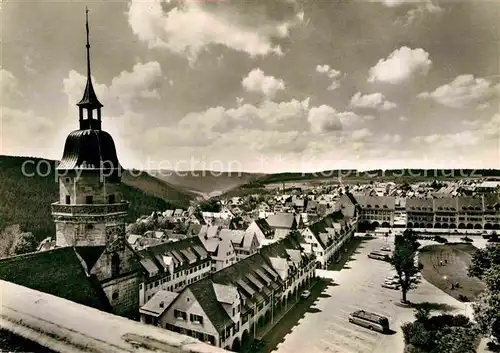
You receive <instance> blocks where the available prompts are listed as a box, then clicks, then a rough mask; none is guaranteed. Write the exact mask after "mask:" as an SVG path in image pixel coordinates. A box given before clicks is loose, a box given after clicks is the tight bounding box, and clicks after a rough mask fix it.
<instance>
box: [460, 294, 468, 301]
mask: <svg viewBox="0 0 500 353" xmlns="http://www.w3.org/2000/svg"><path fill="white" fill-rule="evenodd" d="M458 300H460V301H461V302H468V301H469V298H467V296H465V295H463V294H459V295H458Z"/></svg>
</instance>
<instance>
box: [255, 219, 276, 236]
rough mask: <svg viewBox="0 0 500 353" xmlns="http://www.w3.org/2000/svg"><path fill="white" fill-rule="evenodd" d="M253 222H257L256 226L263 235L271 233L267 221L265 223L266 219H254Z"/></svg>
mask: <svg viewBox="0 0 500 353" xmlns="http://www.w3.org/2000/svg"><path fill="white" fill-rule="evenodd" d="M255 224H257V226H258V227H259V229H260V230H261V231H262V233H264V235H265V234H269V233H272V231H273V229H272V228H271V226H270V225H269V223H267V221H266V220H265V219H264V218H259V219H256V220H255Z"/></svg>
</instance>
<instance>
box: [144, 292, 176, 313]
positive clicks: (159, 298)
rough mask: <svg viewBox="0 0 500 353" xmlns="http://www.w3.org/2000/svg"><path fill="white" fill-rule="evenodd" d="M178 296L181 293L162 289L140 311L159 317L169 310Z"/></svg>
mask: <svg viewBox="0 0 500 353" xmlns="http://www.w3.org/2000/svg"><path fill="white" fill-rule="evenodd" d="M178 295H179V293H175V292H170V291H168V290H164V289H160V290H159V291H158V292H156V294H155V295H153V297H152V298H151V299H150V300H149V301H148V302H147V303H146V304H144V305H143V306H142V307H141V309H140V311H141V312H143V313H145V314H148V315H152V316H155V317H158V316H160V315H161V314H163V312H164V311H165V310H167V308H168V307H169V305H170V304H172V302H173V301H174V300H175V298H177V296H178Z"/></svg>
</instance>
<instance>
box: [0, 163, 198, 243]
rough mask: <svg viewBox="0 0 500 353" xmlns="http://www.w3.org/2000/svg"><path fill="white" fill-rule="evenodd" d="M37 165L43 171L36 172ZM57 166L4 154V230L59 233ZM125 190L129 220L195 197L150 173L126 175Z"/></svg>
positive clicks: (0, 182) (0, 171) (0, 187)
mask: <svg viewBox="0 0 500 353" xmlns="http://www.w3.org/2000/svg"><path fill="white" fill-rule="evenodd" d="M28 160H29V161H33V163H28V164H26V165H25V166H26V168H25V169H26V171H25V173H23V168H22V167H23V163H24V162H26V161H28ZM37 165H38V166H40V168H39V171H40V173H34V172H35V167H36V166H37ZM55 165H56V162H55V161H51V160H43V159H40V158H31V157H11V156H0V201H1V202H0V231H1V230H3V229H4V228H5V227H6V226H9V225H13V224H19V225H20V226H21V229H22V231H25V232H32V233H33V234H34V235H35V236H36V238H37V239H38V240H41V239H43V238H44V237H47V236H55V226H54V222H53V221H52V216H51V209H50V204H51V203H52V202H55V201H57V200H58V197H59V186H58V182H57V178H56V175H55ZM49 166H50V170H49ZM43 175H46V176H43ZM134 175H136V174H134ZM121 192H122V194H123V199H125V200H127V201H129V202H130V209H129V221H132V220H135V219H137V218H138V217H139V216H141V215H143V214H149V213H151V212H152V211H158V210H161V211H163V210H166V209H169V208H174V207H182V208H187V207H188V206H189V201H190V200H191V199H193V198H194V196H193V195H192V194H190V193H187V192H184V191H182V190H177V189H174V188H172V187H171V186H170V185H168V184H166V183H163V182H162V181H159V180H157V179H156V178H152V177H151V176H149V175H147V174H141V175H139V176H131V175H130V174H128V175H126V176H124V178H123V183H122V186H121ZM152 195H154V196H152Z"/></svg>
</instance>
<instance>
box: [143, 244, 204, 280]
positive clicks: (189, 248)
mask: <svg viewBox="0 0 500 353" xmlns="http://www.w3.org/2000/svg"><path fill="white" fill-rule="evenodd" d="M195 247H202V248H203V243H202V242H201V240H200V239H199V238H198V237H188V238H184V239H180V240H178V241H172V242H167V243H161V244H158V245H155V246H151V247H148V248H145V249H142V250H139V251H137V254H138V256H139V257H140V258H141V261H140V262H141V264H142V266H143V267H144V268H145V269H146V270H147V271H148V272H150V273H151V272H152V271H153V272H154V267H158V268H159V269H160V270H161V271H165V268H164V267H165V263H164V261H163V257H164V256H168V257H171V258H172V259H173V261H174V263H175V264H176V265H181V266H188V265H189V264H192V263H196V262H197V261H202V260H204V258H203V256H200V254H198V252H197V251H196V250H195ZM153 266H154V267H153Z"/></svg>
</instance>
